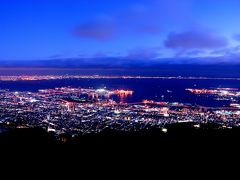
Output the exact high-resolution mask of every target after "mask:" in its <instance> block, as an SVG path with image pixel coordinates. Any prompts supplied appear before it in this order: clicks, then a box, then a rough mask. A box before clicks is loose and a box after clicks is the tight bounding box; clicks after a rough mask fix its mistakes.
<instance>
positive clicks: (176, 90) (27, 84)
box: [0, 79, 240, 106]
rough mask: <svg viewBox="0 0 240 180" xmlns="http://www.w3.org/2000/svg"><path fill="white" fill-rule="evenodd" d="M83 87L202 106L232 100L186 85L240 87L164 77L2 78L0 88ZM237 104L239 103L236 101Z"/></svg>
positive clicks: (135, 98)
mask: <svg viewBox="0 0 240 180" xmlns="http://www.w3.org/2000/svg"><path fill="white" fill-rule="evenodd" d="M65 86H71V87H82V88H105V87H106V88H107V89H109V90H112V89H124V90H133V91H134V94H133V96H132V97H129V98H128V99H127V101H128V102H142V100H143V99H149V100H155V101H168V102H182V103H191V104H197V105H203V106H229V105H230V103H231V102H230V101H225V100H224V101H223V100H221V101H220V100H216V97H212V96H204V95H201V96H199V95H194V94H191V93H190V92H188V91H186V90H185V89H186V88H219V87H221V88H240V81H238V80H179V79H172V80H169V79H168V80H164V79H79V80H77V79H72V80H49V81H17V82H10V81H0V89H9V90H11V91H32V92H36V91H38V90H39V89H48V88H55V87H65ZM237 102H240V101H239V99H238V101H237ZM235 103H236V102H235Z"/></svg>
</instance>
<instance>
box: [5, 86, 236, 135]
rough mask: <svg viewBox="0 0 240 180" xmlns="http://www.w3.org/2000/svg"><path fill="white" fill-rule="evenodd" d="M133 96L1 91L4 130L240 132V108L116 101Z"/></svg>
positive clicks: (123, 93) (98, 92)
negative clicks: (215, 126)
mask: <svg viewBox="0 0 240 180" xmlns="http://www.w3.org/2000/svg"><path fill="white" fill-rule="evenodd" d="M133 93H134V92H133V91H131V90H107V89H82V88H70V87H62V88H55V89H44V90H39V91H38V92H12V91H9V90H1V91H0V99H1V101H0V125H1V126H3V127H7V128H32V127H40V128H43V129H46V130H48V131H53V132H54V133H55V134H56V135H59V134H62V133H68V134H70V135H72V136H74V135H79V134H85V133H98V132H101V131H102V130H104V129H106V128H110V129H115V130H120V131H138V130H141V129H149V128H156V127H158V128H163V127H164V126H165V125H166V124H171V123H181V122H195V123H199V124H200V123H207V122H215V123H219V124H220V125H222V126H223V127H227V128H231V127H233V126H240V108H238V107H229V108H206V107H202V106H191V105H186V104H182V103H170V102H155V101H151V100H143V102H138V103H137V102H136V103H126V102H121V101H120V102H118V101H114V100H113V99H112V96H113V95H117V96H119V99H121V96H122V98H123V99H124V98H126V97H128V96H131V95H132V94H133Z"/></svg>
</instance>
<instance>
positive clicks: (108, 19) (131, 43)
mask: <svg viewBox="0 0 240 180" xmlns="http://www.w3.org/2000/svg"><path fill="white" fill-rule="evenodd" d="M239 19H240V1H239V0H219V1H217V0H121V1H116V0H86V1H82V0H1V2H0V52H1V53H0V60H39V59H56V58H80V59H81V58H89V57H90V58H93V59H94V58H96V59H98V58H99V57H101V58H104V57H121V58H122V59H125V60H126V61H132V60H138V59H141V60H144V61H149V60H151V61H152V60H157V61H161V59H166V58H169V61H171V59H173V60H177V59H179V61H181V60H180V59H183V58H198V59H201V61H203V62H204V63H205V62H206V63H208V62H209V61H214V60H215V61H221V62H239V61H240V60H239V59H240V58H239V57H240V24H239ZM216 59H217V60H216ZM96 61H97V60H96Z"/></svg>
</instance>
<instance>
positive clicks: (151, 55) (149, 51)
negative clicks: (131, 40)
mask: <svg viewBox="0 0 240 180" xmlns="http://www.w3.org/2000/svg"><path fill="white" fill-rule="evenodd" d="M158 51H159V48H137V49H133V50H130V51H129V52H128V54H127V57H126V58H127V59H133V60H138V59H144V60H150V59H156V58H158V57H159V55H160V53H159V52H158Z"/></svg>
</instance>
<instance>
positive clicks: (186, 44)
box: [165, 30, 228, 50]
mask: <svg viewBox="0 0 240 180" xmlns="http://www.w3.org/2000/svg"><path fill="white" fill-rule="evenodd" d="M227 45H228V42H227V40H226V39H225V38H224V37H221V36H218V35H217V34H215V33H213V32H211V31H207V30H205V31H203V30H201V31H200V30H197V31H196V30H191V31H186V32H181V33H170V34H169V35H168V37H167V40H166V41H165V47H167V48H170V49H179V50H191V49H217V48H222V47H226V46H227Z"/></svg>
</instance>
